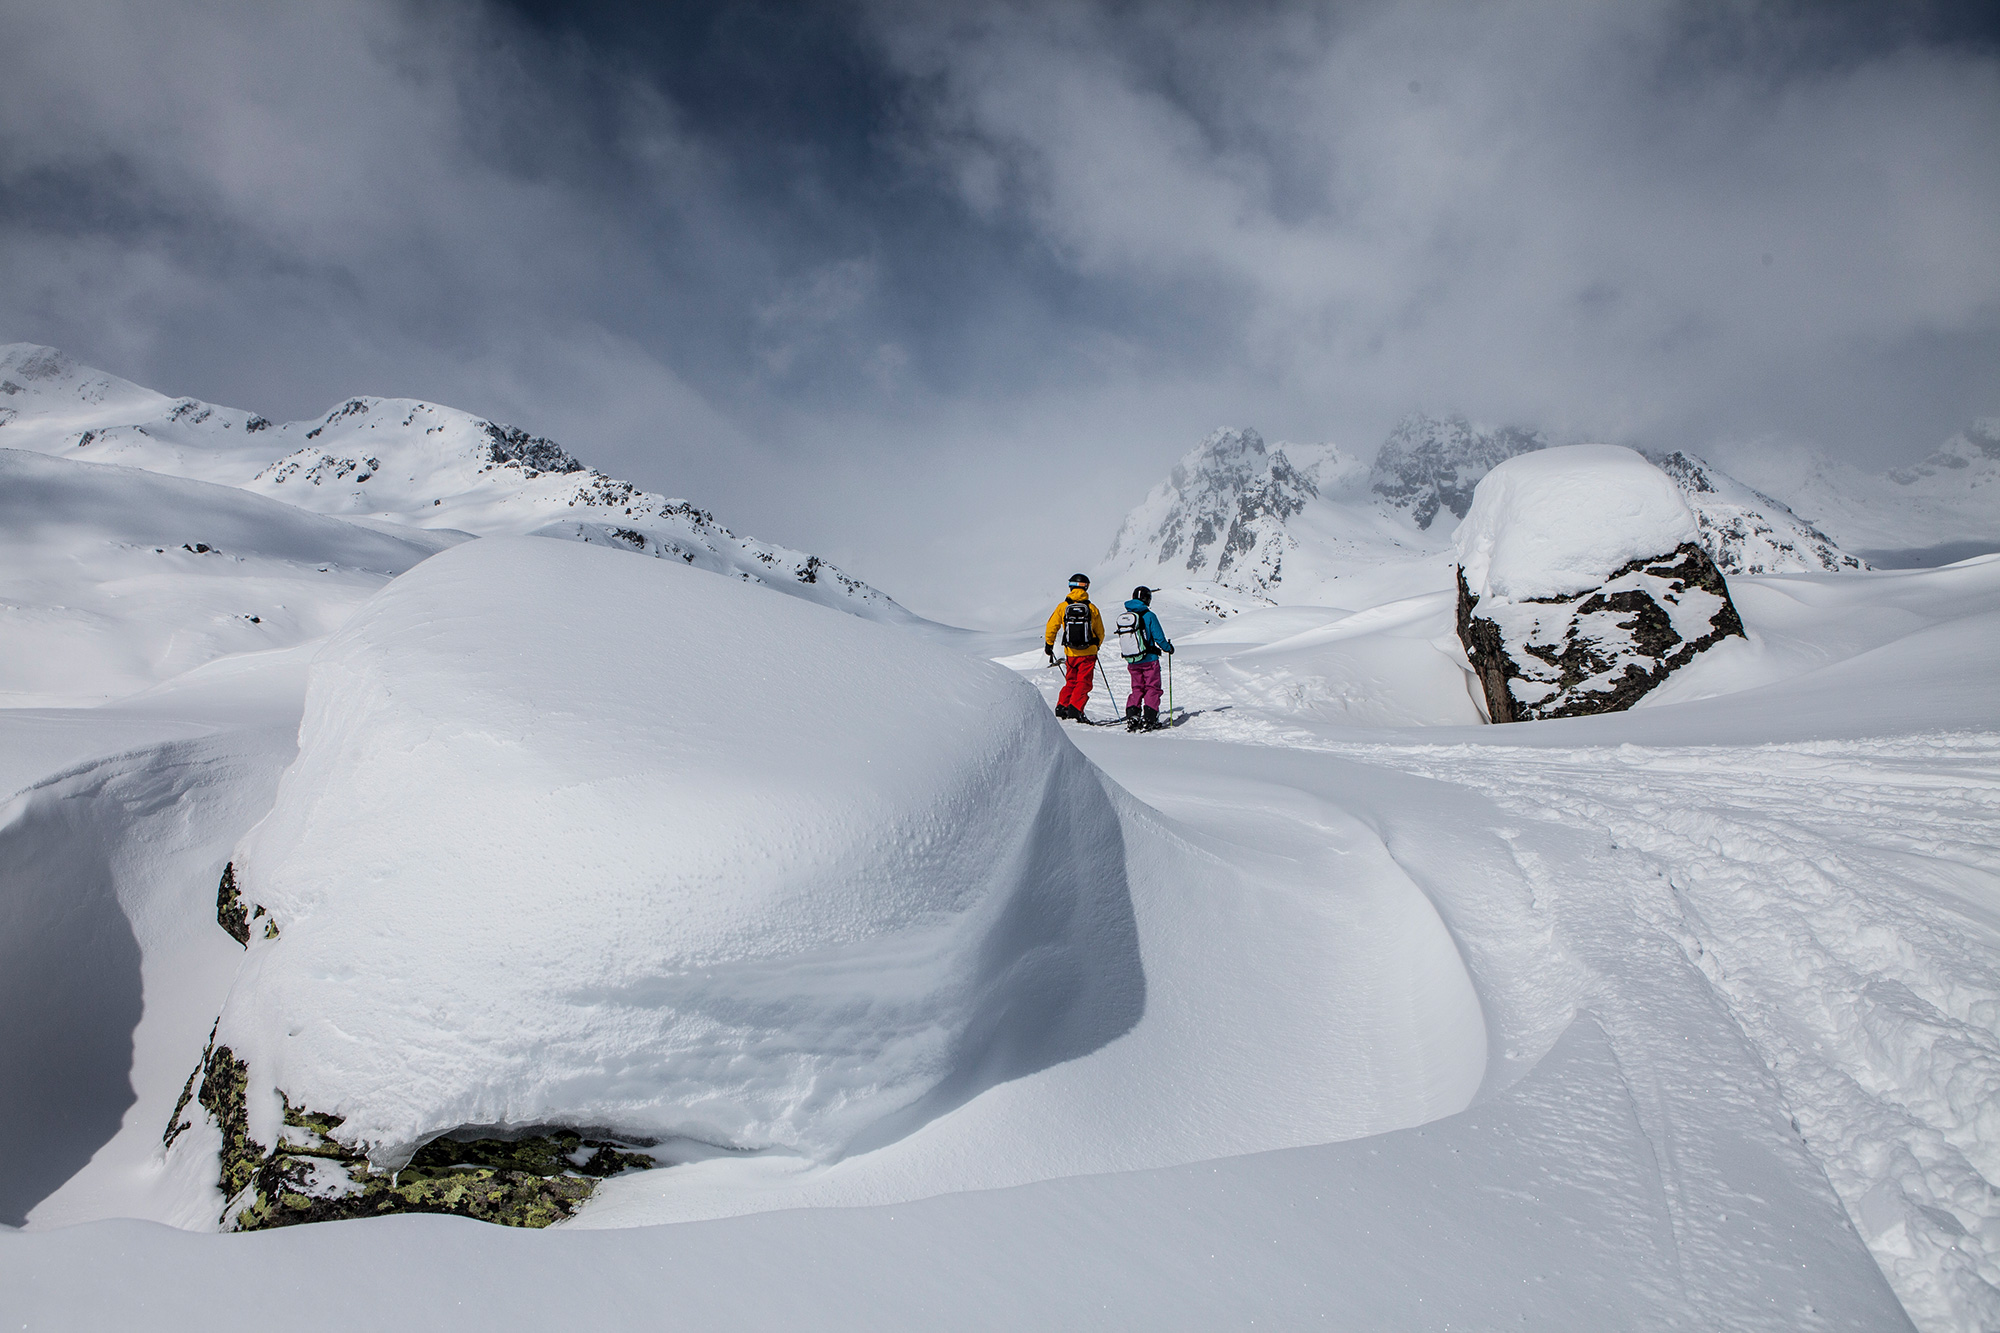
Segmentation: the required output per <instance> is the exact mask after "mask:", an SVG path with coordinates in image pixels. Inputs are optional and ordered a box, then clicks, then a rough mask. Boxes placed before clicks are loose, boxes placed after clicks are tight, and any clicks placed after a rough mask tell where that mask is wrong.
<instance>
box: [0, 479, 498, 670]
mask: <svg viewBox="0 0 2000 1333" xmlns="http://www.w3.org/2000/svg"><path fill="white" fill-rule="evenodd" d="M459 540H463V534H455V533H449V532H424V531H420V530H416V529H410V528H404V529H401V530H400V531H396V530H389V531H378V530H374V529H370V528H363V527H359V526H357V525H355V524H352V523H344V522H342V521H340V520H339V519H334V518H326V517H323V516H321V515H318V514H309V513H304V512H302V511H300V510H298V509H295V508H293V507H291V506H289V505H283V504H278V503H276V502H275V501H271V500H266V499H264V498H262V497H261V496H256V495H248V494H245V493H244V492H242V491H240V490H237V489H235V488H233V487H227V486H216V485H211V484H208V483H206V482H199V481H188V480H183V479H180V478H175V477H164V476H160V475H158V474H157V473H151V472H141V471H138V470H135V469H132V468H124V467H100V466H91V465H88V464H83V463H72V462H66V461H63V460H61V459H55V458H48V457H44V456H41V455H38V454H32V453H26V452H22V451H20V450H15V449H0V706H5V707H22V706H28V705H42V704H70V703H97V702H101V701H103V700H106V699H112V698H118V697H123V696H126V695H130V694H133V693H136V692H138V691H139V690H142V689H145V688H147V687H148V686H151V685H155V684H157V683H159V682H161V681H163V680H166V679H167V678H169V677H171V676H175V675H178V674H180V673H181V672H183V671H187V670H189V669H190V668H192V667H195V666H198V665H200V664H202V663H204V662H208V661H212V660H214V659H217V658H220V657H223V656H227V655H231V654H237V653H249V652H258V651H263V650H269V649H277V648H286V647H290V646H292V645H295V644H301V643H305V642H308V641H310V640H313V639H317V638H320V637H323V636H324V635H326V634H329V633H331V632H332V631H333V630H335V629H337V628H339V626H340V625H341V623H342V622H343V621H345V620H346V619H347V617H348V616H349V615H351V614H352V613H353V611H354V610H355V608H357V607H358V606H360V605H361V603H362V602H364V601H365V600H367V599H368V598H369V597H370V596H372V595H373V594H374V593H375V592H376V591H377V590H378V589H380V588H381V587H382V586H383V585H384V584H385V583H387V582H388V581H389V580H390V579H392V578H394V577H395V576H396V575H398V574H400V573H402V572H404V571H405V570H408V569H410V568H412V567H413V566H415V565H416V564H417V563H418V562H419V561H422V560H424V559H426V558H427V557H429V556H431V555H432V554H434V553H435V552H437V551H439V550H441V549H443V548H445V547H447V546H450V545H452V544H453V543H454V542H456V541H459Z"/></svg>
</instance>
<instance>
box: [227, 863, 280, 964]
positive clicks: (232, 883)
mask: <svg viewBox="0 0 2000 1333" xmlns="http://www.w3.org/2000/svg"><path fill="white" fill-rule="evenodd" d="M259 919H262V920H263V921H264V938H265V939H267V940H275V939H277V938H278V918H276V917H274V916H271V915H270V914H269V913H267V912H266V911H265V910H264V909H263V907H262V906H261V905H258V904H254V903H246V902H244V901H243V891H242V890H241V889H240V888H238V887H237V884H236V863H235V862H234V861H231V862H230V863H229V864H228V865H226V866H224V867H223V868H222V882H221V883H220V884H218V885H217V886H216V888H215V923H216V924H217V925H219V926H221V927H222V928H223V929H224V930H226V931H228V932H229V938H230V939H233V940H235V941H236V942H237V943H238V944H240V945H242V946H243V947H244V948H246V949H247V948H249V947H250V923H251V922H253V921H257V920H259Z"/></svg>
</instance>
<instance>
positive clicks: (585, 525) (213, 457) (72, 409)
mask: <svg viewBox="0 0 2000 1333" xmlns="http://www.w3.org/2000/svg"><path fill="white" fill-rule="evenodd" d="M0 404H4V405H5V409H6V415H5V416H4V417H0V447H11V448H18V449H29V450H34V451H35V452H38V453H44V454H49V455H52V456H55V457H59V458H68V459H77V460H80V461H85V462H93V463H116V464H121V465H123V466H126V467H135V468H143V469H145V470H147V471H150V472H161V473H165V474H167V475H169V476H178V477H189V478H193V479H195V480H199V481H208V482H216V483H220V484H222V485H227V486H237V487H241V488H243V489H245V490H249V491H253V492H256V493H258V494H261V495H265V496H269V497H271V498H272V499H277V500H283V501H285V502H287V503H289V504H292V505H296V506H298V507H299V508H301V509H310V510H314V511H316V512H318V513H322V514H333V515H338V516H341V517H349V518H368V519H375V520H386V521H389V522H393V523H399V524H405V525H408V526H411V527H417V528H434V529H456V530H458V531H461V532H469V533H472V534H474V535H476V536H482V537H488V536H501V535H519V534H525V533H543V534H544V535H547V536H554V537H562V538H567V539H569V540H596V541H599V542H602V541H604V540H605V539H606V537H605V533H606V532H611V531H622V532H627V533H632V534H635V537H631V538H621V539H618V541H617V543H616V544H617V545H619V546H620V547H621V549H626V550H634V551H643V552H645V553H647V554H652V555H658V556H664V557H667V558H673V559H679V560H681V561H682V562H683V563H686V564H690V565H693V566H695V567H696V568H700V569H705V570H708V571H710V572H712V573H719V574H724V575H727V576H730V577H734V578H741V579H743V580H745V581H747V582H753V583H761V584H765V585H767V586H770V587H774V588H777V589H779V590H781V591H785V592H792V593H796V594H797V595H800V596H803V597H805V598H807V599H808V600H811V601H816V602H820V603H822V604H823V605H828V606H837V607H840V608H841V609H844V610H849V611H854V612H857V613H859V614H863V615H868V616H873V617H876V618H888V619H901V618H903V617H905V616H906V615H907V613H906V612H904V611H903V609H902V608H901V607H899V606H897V605H896V603H895V602H894V601H892V600H891V599H890V598H889V597H887V596H886V595H885V594H883V593H882V592H880V591H878V590H877V589H875V588H872V587H870V586H869V585H867V584H866V583H863V582H862V581H861V580H859V579H855V578H852V577H850V576H848V575H846V574H845V573H843V572H841V571H840V570H839V569H838V568H836V567H835V566H833V565H832V564H830V563H829V562H827V561H826V560H824V559H822V558H821V557H819V556H816V555H812V554H809V553H807V552H804V551H798V550H794V549H792V548H790V547H786V546H780V545H777V544H775V543H771V542H763V541H759V540H757V539H756V538H753V537H747V536H742V535H739V534H737V533H735V532H732V531H731V530H730V529H729V528H728V527H726V526H724V525H723V524H722V523H720V522H718V521H717V520H716V518H715V516H714V515H713V514H712V513H710V512H709V511H707V510H705V509H701V508H699V507H697V506H695V505H693V504H690V503H689V502H687V501H686V500H679V499H672V498H669V497H667V496H664V495H658V494H655V493H653V492H650V491H643V490H641V489H639V488H638V487H637V486H635V485H634V484H633V483H631V482H629V481H622V480H620V479H618V478H616V477H611V476H607V475H606V474H604V473H602V472H599V471H597V470H595V469H594V468H590V467H587V466H586V465H585V464H584V463H582V462H581V461H580V460H578V459H577V458H576V457H575V456H574V455H573V454H571V453H570V452H569V451H568V450H567V449H565V448H564V447H563V446H561V445H559V444H557V443H556V442H555V441H553V440H549V439H545V438H543V437H540V436H536V435H531V434H529V433H528V432H526V431H523V430H521V429H519V428H518V427H513V426H507V425H503V424H501V423H498V422H493V421H488V420H486V419H484V418H482V417H476V416H474V415H472V414H471V413H469V412H462V411H459V410H458V409H456V408H450V407H443V406H440V405H438V404H435V403H427V402H420V401H417V400H415V399H407V398H375V397H367V396H361V397H354V398H349V399H347V400H346V401H344V402H342V403H340V404H339V405H338V406H336V407H334V408H333V409H332V410H330V411H328V412H327V413H326V414H325V415H324V416H321V417H318V418H315V419H313V420H310V421H294V422H288V423H284V424H277V423H273V422H271V421H269V420H267V419H265V418H264V417H261V416H258V415H256V414H255V413H251V412H245V411H243V410H241V409H238V408H230V407H219V406H216V405H214V404H211V403H204V402H201V401H199V400H197V399H192V398H179V399H175V398H168V397H167V396H166V395H164V394H159V393H155V392H153V391H152V390H150V389H145V388H141V387H140V386H138V385H135V384H132V383H130V382H128V381H126V380H122V379H119V378H118V377H116V376H114V375H108V374H106V373H104V372H103V371H99V370H94V369H92V368H90V367H88V366H83V365H80V364H78V363H77V362H75V361H74V360H72V359H71V358H69V357H67V356H65V355H63V354H62V353H61V352H59V351H57V350H56V349H54V348H51V347H41V346H37V345H35V344H32V343H14V344H11V345H8V346H6V347H0ZM586 534H587V535H586ZM635 538H636V539H635Z"/></svg>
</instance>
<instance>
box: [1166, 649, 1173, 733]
mask: <svg viewBox="0 0 2000 1333" xmlns="http://www.w3.org/2000/svg"><path fill="white" fill-rule="evenodd" d="M1173 724H1174V655H1173V654H1172V653H1168V654H1167V725H1168V726H1170V727H1171V726H1172V725H1173Z"/></svg>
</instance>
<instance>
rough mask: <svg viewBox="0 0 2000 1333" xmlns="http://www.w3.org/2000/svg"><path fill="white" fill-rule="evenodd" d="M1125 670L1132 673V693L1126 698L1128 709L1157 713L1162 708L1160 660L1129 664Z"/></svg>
mask: <svg viewBox="0 0 2000 1333" xmlns="http://www.w3.org/2000/svg"><path fill="white" fill-rule="evenodd" d="M1125 669H1126V670H1127V671H1129V672H1131V673H1132V692H1131V693H1130V694H1127V695H1126V696H1125V706H1126V707H1127V708H1150V709H1152V710H1154V711H1155V712H1158V711H1159V707H1160V659H1159V658H1157V657H1156V658H1154V659H1153V660H1152V661H1150V662H1128V663H1126V666H1125Z"/></svg>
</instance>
